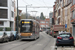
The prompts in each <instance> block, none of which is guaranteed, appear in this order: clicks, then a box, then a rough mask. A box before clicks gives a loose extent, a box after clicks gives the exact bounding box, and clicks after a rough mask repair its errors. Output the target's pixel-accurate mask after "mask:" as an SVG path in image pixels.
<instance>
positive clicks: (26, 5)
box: [26, 4, 32, 19]
mask: <svg viewBox="0 0 75 50" xmlns="http://www.w3.org/2000/svg"><path fill="white" fill-rule="evenodd" d="M27 6H32V4H31V5H26V19H27V17H28V15H27Z"/></svg>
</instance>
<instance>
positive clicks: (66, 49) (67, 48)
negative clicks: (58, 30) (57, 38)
mask: <svg viewBox="0 0 75 50" xmlns="http://www.w3.org/2000/svg"><path fill="white" fill-rule="evenodd" d="M57 50H75V48H74V47H57Z"/></svg>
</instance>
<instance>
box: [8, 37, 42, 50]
mask: <svg viewBox="0 0 75 50" xmlns="http://www.w3.org/2000/svg"><path fill="white" fill-rule="evenodd" d="M41 39H42V37H41V38H40V39H36V40H35V41H34V42H33V41H31V42H27V43H23V44H20V45H17V46H14V47H12V48H10V49H8V50H13V49H15V48H18V47H21V46H23V45H27V44H29V43H31V44H30V45H29V46H27V47H25V48H23V49H22V50H25V49H27V48H28V47H30V46H32V45H34V44H36V43H38V42H39V41H40V40H41ZM37 40H38V41H37ZM32 43H33V44H32Z"/></svg>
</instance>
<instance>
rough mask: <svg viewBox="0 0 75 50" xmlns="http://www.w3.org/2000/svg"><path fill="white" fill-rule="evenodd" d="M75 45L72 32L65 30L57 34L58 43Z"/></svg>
mask: <svg viewBox="0 0 75 50" xmlns="http://www.w3.org/2000/svg"><path fill="white" fill-rule="evenodd" d="M60 44H61V45H66V44H67V45H68V44H69V45H74V39H73V36H72V35H71V33H68V32H63V33H61V34H59V35H58V36H57V39H56V45H57V46H58V45H60Z"/></svg>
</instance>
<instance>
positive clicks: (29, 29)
mask: <svg viewBox="0 0 75 50" xmlns="http://www.w3.org/2000/svg"><path fill="white" fill-rule="evenodd" d="M21 32H23V33H24V32H32V27H31V25H22V27H21Z"/></svg>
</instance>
